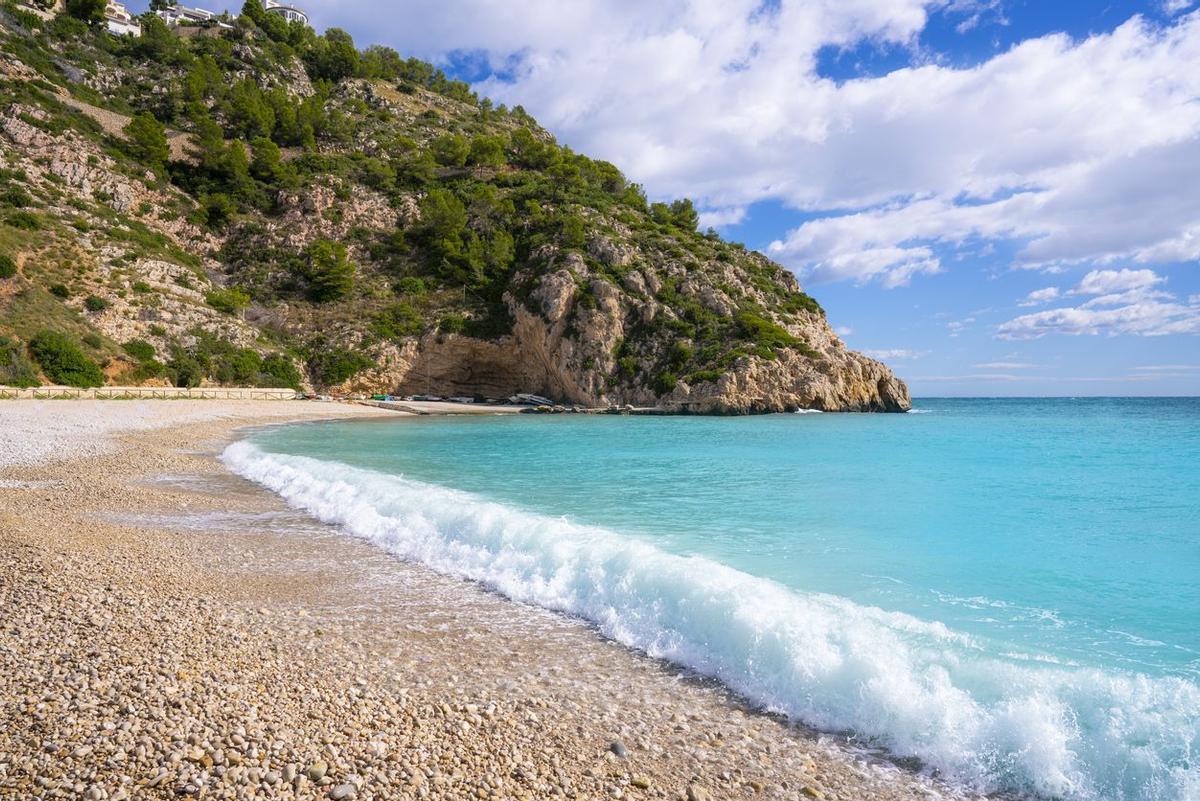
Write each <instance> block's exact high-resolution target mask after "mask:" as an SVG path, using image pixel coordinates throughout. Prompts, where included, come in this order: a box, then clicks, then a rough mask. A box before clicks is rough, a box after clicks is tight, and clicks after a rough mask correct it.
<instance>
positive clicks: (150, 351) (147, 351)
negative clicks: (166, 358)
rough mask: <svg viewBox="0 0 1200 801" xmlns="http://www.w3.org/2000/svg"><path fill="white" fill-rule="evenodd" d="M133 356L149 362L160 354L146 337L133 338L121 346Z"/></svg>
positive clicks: (140, 360)
mask: <svg viewBox="0 0 1200 801" xmlns="http://www.w3.org/2000/svg"><path fill="white" fill-rule="evenodd" d="M121 347H122V348H124V349H125V352H126V353H128V354H129V355H130V356H132V357H133V358H135V359H137V360H138V361H139V362H148V361H150V360H151V359H153V358H154V357H155V356H156V355H158V353H157V351H156V350H155V349H154V346H153V345H151V344H150V343H149V342H147V341H146V340H144V339H131V340H130V341H128V342H126V343H125V344H124V345H122V346H121Z"/></svg>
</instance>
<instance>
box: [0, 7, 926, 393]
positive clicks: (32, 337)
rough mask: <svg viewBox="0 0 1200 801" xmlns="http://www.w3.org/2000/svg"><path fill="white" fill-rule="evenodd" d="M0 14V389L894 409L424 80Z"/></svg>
mask: <svg viewBox="0 0 1200 801" xmlns="http://www.w3.org/2000/svg"><path fill="white" fill-rule="evenodd" d="M3 9H4V10H2V11H0V26H2V29H0V35H2V36H3V61H2V62H0V142H3V151H2V152H3V163H2V164H0V383H4V382H8V383H20V382H22V381H24V382H27V383H28V382H32V381H35V380H61V376H62V375H68V376H70V377H71V378H72V379H74V380H76V381H83V382H86V381H95V380H105V381H108V382H109V383H131V382H133V383H138V382H143V383H144V382H162V383H174V384H179V385H194V384H197V383H201V382H203V383H211V384H219V383H228V384H256V383H257V384H262V385H280V384H286V385H294V386H305V387H316V388H319V389H323V390H330V391H336V392H391V393H397V394H406V393H423V392H431V393H437V394H456V395H457V394H467V395H478V396H486V397H505V396H507V395H509V394H512V393H514V392H536V393H539V394H544V395H548V396H551V397H553V398H555V399H556V400H561V401H565V402H571V403H581V404H588V405H609V404H636V405H654V404H657V405H661V406H665V407H669V408H675V409H678V410H681V411H695V412H758V411H778V410H787V409H796V408H810V407H811V408H819V409H830V410H834V409H847V410H872V411H897V410H904V409H907V408H908V407H909V397H908V390H907V388H906V387H905V385H904V383H903V382H901V381H899V380H898V379H897V378H895V376H893V375H892V373H891V371H890V370H889V369H888V368H887V367H886V366H885V365H883V364H881V363H879V362H876V361H873V360H871V359H868V358H866V357H864V356H862V355H860V354H857V353H854V352H851V351H849V350H847V349H846V347H845V346H844V344H843V343H842V342H841V341H840V340H839V339H838V338H837V337H836V336H835V335H834V333H833V331H832V329H831V328H830V326H829V324H828V322H827V321H826V319H825V314H824V312H823V310H822V309H821V307H820V306H819V305H818V304H817V302H816V301H815V300H814V299H812V298H811V297H809V296H808V295H807V294H805V293H804V292H803V291H801V289H800V287H799V286H798V284H797V282H796V280H795V277H794V276H793V275H792V274H791V273H790V272H789V271H787V270H785V269H784V268H782V267H780V266H779V265H777V264H774V263H773V262H771V261H770V260H768V259H767V258H766V257H764V256H763V255H761V254H759V253H755V252H752V251H748V250H747V249H745V248H744V247H742V246H741V245H738V244H735V243H729V242H724V241H722V240H721V239H720V238H719V237H718V236H717V235H716V234H715V233H713V232H707V233H702V232H699V231H697V230H696V229H697V214H696V211H695V209H694V208H693V206H692V204H691V202H690V201H687V200H680V201H675V202H673V203H669V204H668V203H651V202H648V201H647V198H646V195H645V193H644V192H643V191H642V189H641V187H639V186H637V185H636V184H632V183H630V182H629V181H628V180H627V179H626V178H625V177H624V176H623V175H622V174H621V172H620V171H619V170H618V169H617V168H616V167H615V166H613V165H612V164H608V163H606V162H602V161H596V160H593V159H590V158H587V157H586V156H583V155H580V154H577V153H574V152H572V151H571V150H570V149H569V148H567V147H563V146H560V145H559V144H558V143H556V142H555V140H554V138H553V137H552V136H551V135H550V134H549V133H547V132H546V131H545V130H543V129H542V128H541V127H539V126H538V125H537V123H536V122H535V121H534V120H533V119H532V118H530V117H529V115H528V114H526V113H525V112H524V110H523V109H521V108H520V107H517V108H512V109H509V108H505V107H504V106H495V105H493V104H492V103H491V102H490V101H488V100H486V99H480V98H478V97H476V96H475V95H474V94H473V93H472V92H471V91H470V89H469V87H468V86H467V85H465V84H463V83H461V82H456V81H451V80H448V79H447V78H446V77H445V76H444V75H443V74H442V73H441V72H440V71H438V70H436V69H435V68H433V67H431V66H430V65H428V64H426V63H424V62H420V61H418V60H415V59H403V58H401V57H400V56H399V55H398V54H396V53H395V52H394V51H391V50H389V49H387V48H379V47H372V48H368V49H367V50H365V51H361V52H360V51H359V50H357V49H356V48H355V46H354V44H353V42H352V41H351V40H350V37H349V36H348V35H346V34H345V33H344V32H341V31H338V30H330V31H328V32H326V33H325V34H324V35H323V36H317V35H316V34H315V33H314V32H313V31H312V30H311V29H309V28H305V27H302V26H299V25H298V24H295V23H293V24H291V25H288V24H286V23H283V22H282V20H280V19H279V18H278V17H275V16H273V15H268V14H265V13H264V12H263V10H262V8H261V6H260V5H259V4H258V3H257V0H251V2H249V3H247V5H246V7H245V9H244V10H243V13H242V15H241V16H240V17H238V18H237V19H236V20H231V24H232V26H233V27H232V28H231V29H228V30H218V29H217V28H215V27H213V28H196V29H188V30H182V31H181V30H179V29H176V30H174V31H172V30H168V29H167V28H166V27H165V26H164V25H163V24H162V23H161V21H159V20H158V19H157V18H156V17H153V16H150V15H147V16H145V17H143V18H142V20H141V21H142V27H143V35H142V36H141V37H139V38H136V39H134V38H116V37H113V36H111V35H110V34H108V33H106V32H104V31H103V30H101V29H99V27H98V26H96V25H94V24H91V25H89V24H88V22H86V21H83V20H79V19H75V18H72V17H69V16H67V15H60V16H59V17H57V18H55V19H53V20H51V21H48V22H46V21H42V20H41V19H39V18H37V17H35V16H33V15H31V14H27V13H23V12H22V11H20V10H19V9H17V8H16V7H14V6H12V5H11V4H9V5H6V6H4V7H3ZM5 258H7V259H8V260H10V261H9V263H10V264H11V268H12V269H10V270H8V272H11V273H12V275H11V276H10V277H4V273H5V269H4V265H5V262H4V259H5ZM48 332H53V333H54V334H57V335H63V336H57V337H48V336H47V334H48ZM39 335H41V336H40V338H39ZM47 339H50V340H54V341H50V342H49V343H48V342H47ZM64 362H65V363H66V365H67V367H68V368H75V369H66V370H65V372H64V367H63V363H64ZM88 365H94V366H99V367H100V368H102V379H98V378H97V376H96V373H95V372H94V371H93V370H91V369H89V368H88Z"/></svg>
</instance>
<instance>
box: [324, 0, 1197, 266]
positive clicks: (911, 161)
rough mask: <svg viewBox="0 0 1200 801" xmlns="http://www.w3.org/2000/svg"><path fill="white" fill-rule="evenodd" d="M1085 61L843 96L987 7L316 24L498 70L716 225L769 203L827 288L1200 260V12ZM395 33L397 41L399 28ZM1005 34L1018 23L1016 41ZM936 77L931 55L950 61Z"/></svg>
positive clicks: (814, 1)
mask: <svg viewBox="0 0 1200 801" xmlns="http://www.w3.org/2000/svg"><path fill="white" fill-rule="evenodd" d="M1165 2H1166V5H1165V6H1164V9H1165V10H1167V11H1168V12H1169V13H1170V14H1172V15H1173V16H1171V17H1169V18H1168V21H1167V22H1165V23H1161V24H1160V23H1155V22H1152V21H1149V20H1147V19H1144V18H1141V17H1133V18H1131V19H1130V20H1128V21H1127V22H1125V23H1124V24H1122V25H1120V26H1119V27H1117V28H1116V29H1115V30H1112V31H1108V32H1100V33H1096V34H1093V35H1090V36H1088V37H1086V38H1083V39H1080V40H1073V39H1072V38H1071V37H1069V36H1066V35H1062V34H1053V35H1047V36H1043V37H1040V38H1036V39H1031V40H1027V41H1025V42H1022V43H1021V44H1019V45H1017V46H1015V47H1013V48H1011V49H1010V50H1008V51H1007V52H1004V53H1001V54H998V55H996V56H994V57H992V58H990V59H988V60H986V61H984V62H983V63H980V64H978V65H967V66H952V65H947V64H944V63H939V59H937V58H936V57H933V58H925V57H923V56H922V57H914V59H913V63H914V66H911V67H908V68H904V69H898V70H894V71H892V72H890V73H888V74H885V75H866V76H864V77H861V78H858V79H854V80H848V81H841V82H839V81H834V80H830V79H828V78H826V77H823V76H822V75H821V74H820V71H819V63H820V60H819V56H820V54H821V53H822V52H826V51H827V49H828V48H834V49H835V50H836V49H839V48H847V49H848V48H854V47H861V46H864V44H865V45H866V46H867V47H870V46H879V47H908V48H910V49H912V50H913V52H914V53H917V52H918V51H919V50H920V49H921V47H920V42H919V38H920V35H921V32H922V31H923V30H925V28H926V26H927V24H928V21H929V18H930V16H931V15H933V14H941V15H948V16H950V17H951V18H952V19H951V22H952V23H953V24H957V25H959V26H961V27H963V28H964V29H967V28H970V27H971V26H973V25H976V24H978V23H979V22H980V21H981V19H984V18H985V17H981V16H980V15H986V14H988V13H989V9H990V10H991V14H992V16H991V17H990V18H987V21H989V22H994V21H997V20H998V14H999V13H1000V12H999V11H998V10H997V9H998V8H999V7H1000V6H999V4H997V3H995V2H992V1H991V0H988V1H987V2H983V1H982V0H855V2H842V0H778V2H772V3H763V2H761V0H672V1H671V2H662V3H645V2H639V0H574V2H572V3H571V13H569V14H565V13H563V12H562V7H561V4H560V3H558V2H554V1H552V0H525V2H523V3H521V4H520V10H519V12H518V13H514V11H513V9H512V8H511V7H510V6H509V5H507V4H503V3H496V2H493V0H460V2H457V3H433V2H429V0H402V1H401V2H397V3H394V4H391V5H390V6H389V11H390V13H389V14H387V15H380V14H379V13H378V4H377V3H374V2H368V1H367V0H336V2H335V0H310V2H309V3H308V5H309V7H310V8H311V9H312V12H313V18H314V21H316V22H317V23H318V24H330V23H331V24H340V25H343V26H344V27H348V28H351V29H352V30H358V31H370V32H371V33H372V35H373V37H375V38H379V39H383V40H385V41H387V42H388V43H390V44H394V45H396V46H397V47H398V48H400V49H401V50H403V51H405V52H412V53H416V54H419V55H422V56H425V57H427V58H432V59H434V60H439V59H445V58H447V57H450V56H452V55H457V56H462V55H463V54H467V55H469V56H470V57H471V58H472V59H474V60H476V61H477V62H478V63H483V64H486V65H488V66H489V67H490V69H491V72H492V76H491V77H490V78H488V79H487V80H484V81H482V82H481V83H480V84H479V85H478V86H477V88H478V89H480V90H481V91H483V92H485V93H487V94H489V95H491V96H493V97H495V98H496V99H497V100H499V101H503V102H506V103H508V104H510V105H512V104H517V103H520V104H522V105H524V106H525V107H526V108H527V109H528V110H529V111H531V112H532V113H534V114H535V116H537V117H538V118H539V119H540V120H541V121H542V122H543V123H545V124H546V125H547V126H548V127H550V128H551V129H552V130H554V131H555V132H556V133H558V134H559V135H560V137H561V138H562V139H564V140H565V141H566V142H568V143H569V144H571V145H573V146H575V147H577V148H579V149H581V150H583V151H585V152H587V153H589V154H593V155H597V156H599V157H602V158H606V159H608V160H610V161H613V162H614V163H616V164H618V165H619V166H621V167H622V169H624V170H625V171H626V173H628V174H629V175H630V176H631V177H632V178H633V179H635V180H637V181H640V182H642V183H644V184H645V185H646V187H647V188H648V190H649V192H650V193H651V194H652V195H654V196H655V197H677V196H684V195H687V196H691V197H693V198H694V199H695V200H696V201H697V203H698V205H699V207H700V208H703V209H707V210H708V211H707V212H706V216H705V220H706V223H705V224H713V225H716V224H730V223H731V222H736V221H737V220H739V219H740V216H739V215H740V214H741V213H742V212H741V211H740V210H741V209H745V208H746V207H748V206H749V205H751V204H753V203H756V202H759V201H765V200H775V201H780V202H782V203H784V204H785V205H788V206H791V207H793V208H796V209H800V210H803V211H805V212H807V213H808V214H809V215H810V216H813V215H815V219H811V220H810V221H809V222H806V223H804V224H803V225H800V226H798V227H797V228H796V229H795V230H793V231H790V232H788V233H787V234H786V235H785V236H782V237H780V239H779V240H778V241H777V242H775V243H774V244H772V246H771V247H770V252H771V254H772V255H773V256H775V257H776V258H778V259H780V260H781V261H783V262H784V263H785V264H788V265H789V266H791V267H793V268H794V269H796V270H797V271H798V272H799V273H800V274H801V275H803V276H807V277H809V278H811V279H813V280H821V281H837V280H849V281H854V282H859V283H863V282H878V283H880V284H882V285H883V286H887V287H898V286H903V285H905V284H907V283H909V282H911V281H913V280H916V279H917V278H919V277H921V276H930V275H934V274H937V273H938V272H941V271H942V269H943V267H942V263H941V260H942V258H944V254H943V255H939V254H942V253H943V250H944V249H950V250H960V251H961V250H962V249H973V250H978V249H979V248H980V247H981V246H986V245H987V244H988V243H990V242H997V241H1008V242H1012V243H1013V244H1014V246H1015V249H1016V253H1017V255H1016V256H1015V261H1016V263H1017V264H1018V265H1020V266H1027V267H1041V268H1045V267H1047V266H1052V265H1060V266H1061V265H1071V264H1087V265H1089V266H1096V265H1103V264H1106V263H1111V262H1113V261H1116V260H1126V261H1132V262H1135V263H1142V264H1156V263H1163V262H1171V261H1181V260H1189V259H1196V258H1200V203H1198V202H1197V193H1198V192H1200V189H1198V188H1197V187H1200V103H1197V102H1196V98H1197V97H1198V96H1200V13H1188V14H1184V13H1181V12H1182V11H1184V10H1185V9H1186V8H1187V7H1188V5H1186V4H1181V0H1165ZM393 21H394V22H393ZM998 21H1000V22H1003V20H1002V19H1000V20H998ZM934 55H935V56H936V54H934Z"/></svg>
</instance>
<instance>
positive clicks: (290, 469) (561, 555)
mask: <svg viewBox="0 0 1200 801" xmlns="http://www.w3.org/2000/svg"><path fill="white" fill-rule="evenodd" d="M223 459H224V460H225V462H226V464H228V465H229V466H230V467H231V468H232V469H233V470H235V471H236V472H238V473H240V474H241V475H243V476H245V477H247V478H250V479H252V480H254V481H256V482H258V483H260V484H262V485H264V486H266V487H268V488H270V489H272V490H274V491H275V492H278V493H279V494H280V495H282V496H283V497H284V498H285V499H286V500H287V501H288V502H289V503H290V504H292V505H293V506H295V507H297V508H300V509H304V510H305V511H307V512H309V513H310V514H312V515H314V516H316V517H317V518H319V519H321V520H323V521H325V522H328V523H333V524H337V525H340V526H342V527H343V528H344V529H345V530H347V531H348V532H350V533H352V534H354V535H357V536H359V537H362V538H365V539H367V540H370V541H371V542H374V543H376V544H378V545H379V546H380V547H383V548H385V549H387V550H388V551H390V552H392V553H394V554H395V555H397V556H399V557H401V558H403V559H408V560H413V561H418V562H421V563H424V564H426V565H428V566H430V567H432V568H433V569H435V570H438V571H440V572H443V573H447V574H450V575H455V576H461V577H465V578H469V579H473V580H475V581H478V582H480V583H482V584H484V585H486V586H488V587H490V588H492V589H495V590H497V591H499V592H501V593H503V594H505V595H507V596H509V597H511V598H514V599H517V600H520V601H524V602H529V603H534V604H538V605H541V606H543V607H546V608H549V609H554V610H559V611H562V612H566V613H569V614H572V615H577V616H580V617H582V618H586V619H587V620H589V621H591V622H593V623H594V624H595V625H596V626H597V627H598V628H599V629H600V631H602V632H603V633H604V634H605V635H607V636H609V637H611V638H613V639H615V640H617V641H619V642H622V643H624V644H626V645H630V646H633V647H636V648H640V649H643V650H644V651H646V652H648V653H649V654H651V655H653V656H656V657H662V658H665V659H669V660H671V661H674V662H676V663H678V664H681V665H686V666H688V667H690V668H692V669H694V670H696V671H698V672H701V673H703V674H706V675H709V676H712V677H715V678H717V679H720V680H721V681H723V682H724V683H725V684H727V685H728V686H730V687H731V688H733V689H734V690H736V691H738V692H740V693H743V694H744V695H745V696H747V697H748V698H750V699H753V700H754V701H755V702H757V703H760V704H762V705H763V706H765V707H767V708H770V709H773V710H777V711H780V712H783V713H785V714H787V715H789V716H792V717H793V718H795V719H799V720H803V721H805V722H807V723H809V724H811V725H814V726H817V727H819V728H824V729H828V730H854V731H855V732H857V733H859V734H860V735H865V736H868V737H871V738H874V739H875V740H876V741H877V742H878V743H879V744H881V745H884V746H886V747H888V748H889V749H891V750H892V751H893V752H894V753H896V754H898V755H904V756H913V757H917V758H919V759H920V760H922V761H923V762H924V763H925V764H927V765H929V766H931V767H935V768H937V769H939V770H940V771H941V772H942V774H943V775H945V776H948V777H950V778H953V779H956V780H958V781H961V782H964V783H966V784H969V785H971V786H972V787H975V788H977V789H984V790H990V789H1015V790H1023V791H1029V792H1034V793H1037V794H1041V795H1045V796H1054V797H1059V798H1063V799H1072V800H1073V801H1074V800H1079V801H1082V800H1084V799H1086V800H1087V801H1099V800H1100V799H1104V801H1135V800H1136V801H1184V800H1185V799H1190V800H1191V801H1194V800H1195V799H1197V798H1200V764H1198V763H1197V758H1198V756H1200V688H1197V686H1196V685H1195V684H1193V683H1191V682H1188V681H1186V680H1183V679H1177V678H1149V677H1146V676H1138V675H1132V674H1119V673H1114V672H1104V671H1100V670H1094V669H1087V668H1074V667H1063V666H1055V665H1049V664H1035V663H1029V662H1023V663H1022V662H1020V661H1015V660H1008V659H1005V658H1004V657H1003V656H1002V655H1000V654H990V653H988V652H986V651H985V650H984V648H983V646H982V645H981V644H979V643H976V642H974V641H973V640H972V639H970V638H969V637H966V636H963V635H961V634H958V633H955V632H953V631H950V630H949V629H948V628H947V627H945V626H944V625H941V624H939V623H929V622H924V621H920V620H917V619H916V618H913V617H910V616H908V615H904V614H898V613H890V612H885V611H883V610H880V609H877V608H871V607H864V606H860V605H857V604H854V603H851V602H849V601H847V600H844V599H841V598H837V597H833V596H829V595H823V594H815V593H813V594H806V593H797V592H794V591H792V590H789V589H788V588H785V587H783V586H781V585H779V584H777V583H775V582H772V581H769V580H765V579H762V578H757V577H755V576H751V575H748V574H746V573H742V572H740V571H737V570H734V569H732V568H729V567H726V566H724V565H721V564H718V563H715V562H712V561H710V560H707V559H703V558H698V557H684V556H679V555H674V554H670V553H666V552H664V551H662V550H660V549H658V548H656V547H654V546H652V545H650V544H648V543H645V542H642V541H639V540H637V539H634V538H631V537H626V536H622V535H620V534H617V533H614V532H611V531H607V530H604V529H600V528H595V527H589V526H583V525H579V524H575V523H572V522H569V521H566V520H563V519H561V518H552V517H548V516H543V515H537V514H531V513H527V512H524V511H521V510H519V509H515V508H512V507H510V506H506V505H503V504H499V503H494V502H490V501H488V500H485V499H483V498H480V497H478V496H475V495H471V494H468V493H464V492H458V491H455V490H450V489H446V488H443V487H439V486H434V485H430V484H425V483H421V482H417V481H412V480H409V479H405V478H402V477H398V476H392V475H387V474H382V473H376V472H372V471H367V470H361V469H357V468H352V467H349V466H346V465H342V464H338V463H334V462H324V461H320V460H316V459H311V458H306V457H301V456H290V455H277V454H269V453H266V452H264V451H262V450H260V449H259V448H258V447H257V446H255V445H253V444H251V443H248V442H240V443H236V444H234V445H231V446H230V447H229V448H228V449H227V450H226V451H225V453H224V455H223Z"/></svg>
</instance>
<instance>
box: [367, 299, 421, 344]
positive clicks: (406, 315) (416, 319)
mask: <svg viewBox="0 0 1200 801" xmlns="http://www.w3.org/2000/svg"><path fill="white" fill-rule="evenodd" d="M424 328H425V321H424V320H423V319H422V318H421V313H420V312H419V311H417V310H416V308H414V307H413V305H412V304H411V303H404V302H403V301H401V302H399V303H393V304H392V305H390V306H388V307H387V308H386V309H384V310H383V311H381V312H380V313H379V314H378V315H377V316H376V317H375V319H374V320H373V321H372V323H371V329H372V330H373V331H374V332H375V333H376V334H378V335H379V336H381V337H383V338H384V339H400V338H401V337H409V336H415V335H417V334H419V333H421V331H422V330H424Z"/></svg>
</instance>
